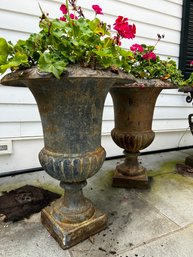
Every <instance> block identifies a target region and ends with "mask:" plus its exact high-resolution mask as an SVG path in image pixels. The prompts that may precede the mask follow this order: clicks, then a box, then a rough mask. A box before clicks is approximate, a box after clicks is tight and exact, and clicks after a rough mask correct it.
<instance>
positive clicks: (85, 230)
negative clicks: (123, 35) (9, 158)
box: [1, 66, 129, 249]
mask: <svg viewBox="0 0 193 257" xmlns="http://www.w3.org/2000/svg"><path fill="white" fill-rule="evenodd" d="M121 81H122V82H123V83H126V82H127V81H129V75H125V74H114V73H112V72H110V71H102V70H92V69H88V68H80V67H79V66H72V67H69V68H67V70H66V71H65V72H64V74H63V75H62V77H61V78H60V79H57V78H55V77H53V76H52V75H51V74H48V73H39V72H38V70H37V68H35V67H34V68H32V69H28V70H25V71H17V72H14V73H10V74H8V75H6V76H5V77H4V78H3V79H2V81H1V83H2V84H4V85H11V86H21V84H22V85H23V86H27V87H28V88H29V89H30V91H31V92H32V94H33V96H34V97H35V99H36V102H37V105H38V109H39V113H40V116H41V121H42V126H43V134H44V148H43V149H42V150H41V151H40V153H39V160H40V163H41V165H42V167H43V168H44V169H45V171H46V172H47V173H48V174H49V175H50V176H52V177H53V178H55V179H57V180H59V181H60V186H61V187H62V188H64V190H65V193H64V196H62V197H61V198H60V199H59V200H57V201H55V202H53V203H52V204H51V206H48V207H46V208H45V209H43V210H42V213H41V220H42V223H43V225H44V226H45V227H46V228H47V230H48V231H49V232H50V234H51V235H52V236H53V237H54V238H55V239H56V240H57V242H58V243H59V244H60V246H61V247H62V248H63V249H67V248H69V247H71V246H73V245H75V244H77V243H79V242H81V241H83V240H84V239H86V238H88V237H89V236H91V235H93V234H95V233H97V232H99V231H101V230H103V229H104V228H106V226H107V216H106V214H104V213H102V212H101V211H100V210H98V209H97V208H96V207H95V206H94V205H93V203H92V202H91V201H90V200H88V199H86V198H85V197H84V195H83V192H82V188H83V187H84V186H85V185H86V179H87V178H89V177H91V176H93V175H94V174H95V173H96V172H97V171H98V170H99V169H100V167H101V166H102V164H103V162H104V160H105V156H106V153H105V150H104V148H103V147H102V146H101V124H102V114H103V107H104V101H105V98H106V95H107V93H108V91H109V89H110V87H111V86H112V85H113V84H114V83H116V82H119V83H121Z"/></svg>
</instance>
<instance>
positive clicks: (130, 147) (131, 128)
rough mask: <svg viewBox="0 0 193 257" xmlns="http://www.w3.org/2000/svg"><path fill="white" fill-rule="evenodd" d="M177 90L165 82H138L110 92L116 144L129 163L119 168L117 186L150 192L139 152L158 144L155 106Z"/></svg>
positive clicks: (126, 162)
mask: <svg viewBox="0 0 193 257" xmlns="http://www.w3.org/2000/svg"><path fill="white" fill-rule="evenodd" d="M164 88H174V85H173V84H171V83H166V82H163V81H161V80H137V82H134V83H131V84H126V85H115V86H113V87H112V88H111V89H110V93H111V96H112V99H113V104H114V116H115V127H114V129H113V130H112V131H111V136H112V139H113V141H114V142H115V143H116V144H117V145H118V146H119V147H121V148H123V149H124V154H125V161H124V163H122V164H120V165H118V166H117V167H116V172H115V176H114V178H113V186H117V187H128V188H147V187H148V177H147V173H146V169H145V168H144V167H143V166H141V165H140V164H139V161H138V155H139V151H140V150H142V149H145V148H146V147H148V146H149V145H150V144H151V143H152V142H153V140H154V137H155V133H154V131H153V130H152V120H153V113H154V108H155V103H156V100H157V97H158V95H159V94H160V92H161V90H162V89H164Z"/></svg>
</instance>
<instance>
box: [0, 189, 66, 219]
mask: <svg viewBox="0 0 193 257" xmlns="http://www.w3.org/2000/svg"><path fill="white" fill-rule="evenodd" d="M60 196H61V195H59V194H56V193H53V192H50V191H48V190H44V189H42V188H38V187H34V186H31V185H26V186H23V187H20V188H18V189H15V190H11V191H10V192H3V195H2V196H0V215H1V217H3V218H2V220H3V221H4V222H8V221H13V222H15V221H19V220H22V219H24V218H29V217H30V215H32V214H34V213H37V212H40V211H41V210H42V209H43V208H44V207H46V206H47V205H49V204H50V203H51V202H52V201H54V200H56V199H57V198H59V197H60Z"/></svg>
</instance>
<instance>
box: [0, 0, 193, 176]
mask: <svg viewBox="0 0 193 257" xmlns="http://www.w3.org/2000/svg"><path fill="white" fill-rule="evenodd" d="M38 3H40V5H41V6H42V9H43V10H45V12H48V13H49V16H50V17H60V16H61V12H60V11H59V7H60V4H61V3H63V1H54V0H42V1H39V0H31V1H24V0H17V1H11V0H1V1H0V36H1V37H6V38H7V39H8V40H11V41H13V42H16V41H17V40H18V39H19V38H23V39H25V38H27V37H28V36H29V34H30V33H33V32H37V31H38V17H39V16H40V15H41V13H40V10H39V7H38ZM78 3H79V4H80V5H81V6H82V7H83V9H84V10H85V14H86V16H87V17H88V18H93V17H94V13H93V11H92V10H91V6H92V4H99V5H100V6H101V7H102V9H103V11H104V16H101V17H100V18H102V19H103V20H104V21H105V22H107V23H108V24H113V23H114V21H115V19H116V17H117V16H118V15H122V16H125V17H128V18H129V22H130V23H135V24H136V26H137V37H136V38H135V39H133V40H124V41H123V44H122V46H123V47H125V48H129V47H130V46H131V45H132V44H133V43H146V44H151V45H154V44H155V42H156V39H157V33H159V34H164V35H165V38H164V39H163V40H161V42H159V44H158V45H157V49H156V52H157V54H159V55H160V56H161V57H163V58H167V57H168V56H171V57H172V58H173V59H174V60H175V61H177V62H178V61H179V46H180V33H181V12H182V0H160V1H152V0H146V1H142V0H137V1H133V0H118V1H117V0H111V1H110V2H109V0H103V1H100V2H97V1H96V0H92V1H91V0H79V1H78ZM191 112H192V105H191V104H187V103H186V102H185V95H184V94H183V93H179V92H178V91H177V90H163V91H162V93H161V94H160V95H159V97H158V99H157V103H156V108H155V112H154V120H153V129H154V131H155V132H156V138H155V140H154V142H153V144H152V145H151V146H150V147H148V148H147V149H145V150H144V151H151V150H159V149H167V148H172V147H177V146H185V145H190V144H191V140H192V141H193V139H192V136H191V134H190V131H189V129H187V128H188V123H187V116H188V114H189V113H191ZM113 127H114V113H113V104H112V99H111V96H110V95H109V94H108V96H107V99H106V102H105V109H104V113H103V125H102V145H103V146H104V147H105V149H106V151H107V156H108V157H109V156H116V155H120V154H122V149H120V148H119V147H118V146H116V145H115V144H114V143H113V141H112V139H111V136H110V131H111V130H112V129H113ZM0 140H11V141H12V143H13V153H12V154H10V155H0V172H6V171H10V170H18V169H25V168H32V167H37V166H39V162H38V158H37V154H38V151H39V150H40V149H41V147H43V137H42V127H41V122H40V116H39V113H38V108H37V106H36V103H35V100H34V98H33V96H32V94H31V93H30V91H29V90H28V89H27V88H14V87H4V86H0Z"/></svg>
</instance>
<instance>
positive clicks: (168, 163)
mask: <svg viewBox="0 0 193 257" xmlns="http://www.w3.org/2000/svg"><path fill="white" fill-rule="evenodd" d="M192 151H193V150H192ZM187 154H189V153H188V151H187V152H184V150H183V151H177V152H176V151H175V152H165V153H158V154H148V155H142V156H140V160H141V161H142V164H143V165H144V166H145V167H146V168H147V169H148V174H149V176H150V177H151V178H152V181H151V186H150V189H148V190H134V189H131V190H129V189H122V188H113V187H112V186H111V184H112V177H113V171H114V169H115V166H116V164H117V163H120V162H121V161H122V160H123V159H115V160H108V161H105V163H104V165H103V167H102V168H101V170H100V171H99V172H98V173H97V174H96V175H95V176H94V177H92V178H90V179H89V180H88V184H87V186H86V187H85V189H84V194H85V196H87V197H88V198H89V199H91V200H92V201H93V203H95V205H96V206H97V207H98V208H99V209H101V210H102V211H104V212H106V213H107V214H108V217H109V221H108V228H107V229H106V230H103V231H102V232H100V233H98V234H97V235H94V236H92V237H90V238H89V239H88V240H86V241H84V242H82V243H80V244H78V245H76V246H74V247H72V248H70V249H69V250H65V251H64V250H62V249H61V248H60V247H59V245H58V244H57V243H56V242H55V240H54V239H53V238H52V237H51V236H50V235H49V233H48V232H47V230H46V229H45V228H44V227H43V226H42V225H41V222H40V214H39V213H38V214H35V215H32V216H31V217H30V218H29V219H25V220H23V221H20V222H16V223H4V222H3V221H0V257H32V256H33V257H51V256H52V257H53V256H57V257H86V256H88V257H92V256H93V257H103V256H108V257H111V256H114V257H118V256H119V257H121V256H122V257H126V256H127V257H162V256H163V257H183V256H186V257H192V252H193V244H192V237H193V200H192V199H193V178H191V177H183V176H182V175H179V174H176V173H175V165H176V163H183V162H184V160H185V158H186V156H187ZM26 184H31V185H35V186H40V187H43V188H45V189H48V190H50V191H54V192H60V193H62V190H61V189H60V187H59V182H58V181H56V180H55V179H52V178H51V177H50V176H49V175H47V174H46V173H45V172H44V171H40V172H36V173H31V174H23V175H17V176H13V177H4V178H1V179H0V191H1V192H2V191H9V190H11V189H14V188H18V187H20V186H23V185H26Z"/></svg>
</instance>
